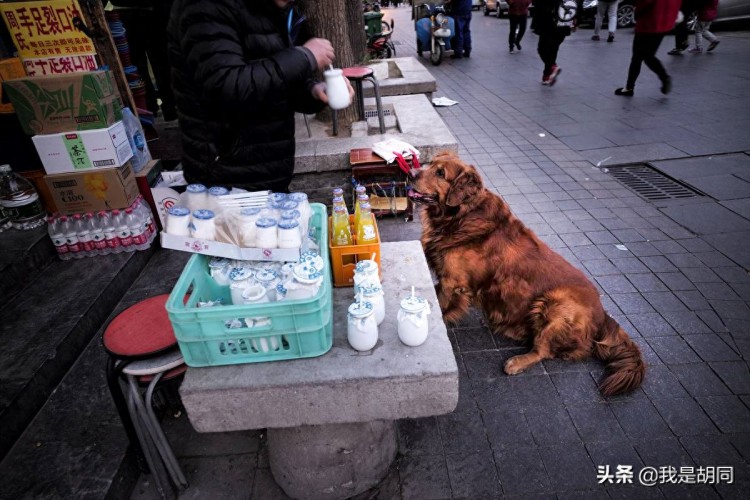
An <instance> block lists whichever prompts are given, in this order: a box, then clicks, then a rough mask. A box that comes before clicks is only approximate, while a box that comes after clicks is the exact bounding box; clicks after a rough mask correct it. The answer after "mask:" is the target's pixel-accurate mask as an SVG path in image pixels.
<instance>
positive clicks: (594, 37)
mask: <svg viewBox="0 0 750 500" xmlns="http://www.w3.org/2000/svg"><path fill="white" fill-rule="evenodd" d="M591 39H592V40H593V41H595V42H598V41H599V40H601V38H599V35H594V36H592V37H591Z"/></svg>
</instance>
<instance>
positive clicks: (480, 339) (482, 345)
mask: <svg viewBox="0 0 750 500" xmlns="http://www.w3.org/2000/svg"><path fill="white" fill-rule="evenodd" d="M451 331H452V333H453V334H454V335H455V339H456V342H457V343H458V348H459V350H460V351H461V352H471V351H484V350H487V349H495V347H496V346H495V341H494V338H493V337H494V336H493V334H492V332H490V330H489V328H486V327H473V328H451Z"/></svg>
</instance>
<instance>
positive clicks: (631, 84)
mask: <svg viewBox="0 0 750 500" xmlns="http://www.w3.org/2000/svg"><path fill="white" fill-rule="evenodd" d="M647 44H648V41H647V36H646V35H645V34H643V33H636V34H635V36H634V37H633V49H632V55H631V57H630V67H629V68H628V82H627V83H626V84H625V90H626V91H632V90H633V89H635V82H636V80H638V75H640V74H641V64H643V59H644V57H645V54H646V46H647Z"/></svg>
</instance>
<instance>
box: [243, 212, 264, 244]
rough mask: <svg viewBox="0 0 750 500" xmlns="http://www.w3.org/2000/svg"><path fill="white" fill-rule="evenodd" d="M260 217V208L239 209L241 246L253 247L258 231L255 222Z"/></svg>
mask: <svg viewBox="0 0 750 500" xmlns="http://www.w3.org/2000/svg"><path fill="white" fill-rule="evenodd" d="M258 219H260V208H243V209H242V210H240V217H239V226H240V227H239V232H240V242H241V243H242V246H243V247H254V246H255V236H256V234H257V233H258V229H257V226H256V225H255V223H256V222H257V221H258Z"/></svg>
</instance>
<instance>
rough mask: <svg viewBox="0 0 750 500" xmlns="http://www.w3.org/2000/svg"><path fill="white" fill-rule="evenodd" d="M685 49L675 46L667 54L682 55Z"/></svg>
mask: <svg viewBox="0 0 750 500" xmlns="http://www.w3.org/2000/svg"><path fill="white" fill-rule="evenodd" d="M683 50H685V49H678V48H677V47H675V48H673V49H672V50H670V51H669V52H667V55H670V56H679V55H682V51H683Z"/></svg>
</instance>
